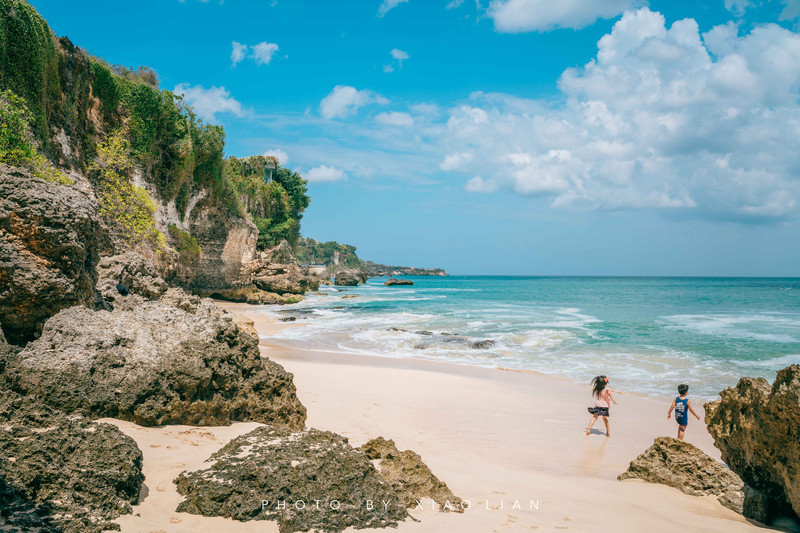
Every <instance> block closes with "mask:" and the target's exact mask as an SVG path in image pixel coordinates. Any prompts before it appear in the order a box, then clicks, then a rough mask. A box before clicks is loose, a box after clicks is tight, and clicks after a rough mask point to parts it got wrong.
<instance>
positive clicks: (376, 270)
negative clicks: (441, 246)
mask: <svg viewBox="0 0 800 533" xmlns="http://www.w3.org/2000/svg"><path fill="white" fill-rule="evenodd" d="M361 269H362V270H363V271H364V272H366V273H367V275H369V276H370V277H373V276H447V275H448V274H447V272H445V271H444V269H441V268H418V267H403V266H391V265H382V264H380V263H374V262H372V261H363V262H362V263H361Z"/></svg>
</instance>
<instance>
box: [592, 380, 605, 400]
mask: <svg viewBox="0 0 800 533" xmlns="http://www.w3.org/2000/svg"><path fill="white" fill-rule="evenodd" d="M607 384H608V378H607V377H605V376H597V377H596V378H594V379H593V380H592V394H594V395H595V396H600V393H601V392H603V389H605V388H606V385H607Z"/></svg>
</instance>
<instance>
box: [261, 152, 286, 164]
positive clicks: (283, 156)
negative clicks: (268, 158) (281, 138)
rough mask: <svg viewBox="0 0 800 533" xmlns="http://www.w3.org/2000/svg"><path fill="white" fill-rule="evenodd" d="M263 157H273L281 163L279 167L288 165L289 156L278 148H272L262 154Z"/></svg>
mask: <svg viewBox="0 0 800 533" xmlns="http://www.w3.org/2000/svg"><path fill="white" fill-rule="evenodd" d="M264 155H274V156H275V157H277V158H278V161H280V162H281V165H283V166H286V165H287V164H288V163H289V154H287V153H286V151H285V150H281V149H280V148H272V149H270V150H267V151H266V152H264Z"/></svg>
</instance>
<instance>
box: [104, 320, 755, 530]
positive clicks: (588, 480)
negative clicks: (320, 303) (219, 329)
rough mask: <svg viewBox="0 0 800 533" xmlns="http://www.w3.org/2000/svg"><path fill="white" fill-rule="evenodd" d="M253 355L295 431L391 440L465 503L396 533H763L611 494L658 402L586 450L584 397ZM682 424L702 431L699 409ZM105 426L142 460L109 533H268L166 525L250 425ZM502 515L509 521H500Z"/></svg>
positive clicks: (478, 372) (701, 505)
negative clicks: (282, 398) (137, 496)
mask: <svg viewBox="0 0 800 533" xmlns="http://www.w3.org/2000/svg"><path fill="white" fill-rule="evenodd" d="M226 307H229V308H231V309H232V310H233V309H235V310H236V311H237V312H240V313H242V312H244V313H247V314H248V316H249V317H250V318H252V319H253V320H254V321H255V322H256V327H257V329H258V330H259V332H260V333H261V334H262V335H268V334H269V333H270V332H271V331H274V330H275V328H277V327H301V326H294V325H288V326H287V325H284V324H270V323H268V321H267V320H266V318H265V316H264V315H263V314H260V313H258V312H253V311H254V310H253V308H249V307H248V306H243V305H226ZM262 350H263V352H264V354H265V355H266V356H268V357H270V358H271V359H273V360H275V361H277V362H279V363H280V364H282V365H283V366H284V367H285V368H286V369H287V370H288V371H290V372H292V373H293V374H294V376H295V384H296V385H297V389H298V396H299V398H300V400H301V401H302V402H303V404H304V405H305V406H306V407H307V408H308V423H307V425H308V426H309V427H315V428H319V429H325V430H331V431H335V432H337V433H340V434H342V435H345V436H347V437H348V438H349V439H350V441H351V443H353V444H354V445H360V444H362V443H364V442H366V441H367V440H369V439H370V438H373V437H376V436H379V435H381V436H383V437H385V438H390V439H393V440H394V441H395V442H396V443H397V445H398V447H399V448H400V449H412V450H414V451H416V452H417V453H419V454H420V455H421V456H422V458H423V460H424V461H425V462H426V463H427V464H428V466H430V467H431V469H432V470H433V472H434V473H435V474H436V475H437V476H439V477H440V478H441V479H442V480H443V481H445V482H446V483H447V484H448V486H449V487H450V488H451V489H452V490H453V492H454V493H455V494H456V495H457V496H459V497H461V498H465V499H467V500H469V501H470V502H471V503H472V506H473V507H472V509H470V510H469V511H467V512H466V513H464V514H463V515H458V514H454V513H439V512H437V511H433V510H431V509H430V507H429V506H428V507H426V509H425V510H423V511H413V512H412V515H413V516H415V517H416V518H418V519H419V520H420V521H419V522H413V521H410V520H408V521H406V522H404V523H403V524H401V525H400V527H399V529H398V531H401V532H404V531H409V532H412V531H415V532H416V531H420V532H422V531H424V532H446V531H459V532H466V533H469V532H475V533H479V532H480V533H486V532H495V531H497V532H504V531H530V530H535V529H539V530H545V531H553V530H568V531H587V532H592V531H601V530H605V531H615V532H627V531H630V532H641V531H647V532H649V533H655V532H662V531H663V532H667V531H670V532H672V531H675V530H676V529H677V530H682V531H691V532H715V533H716V532H722V531H724V532H738V531H758V530H762V531H763V529H762V528H759V527H756V526H754V525H752V524H750V523H749V522H748V521H747V520H745V519H744V518H743V517H742V516H740V515H738V514H736V513H734V512H733V511H730V510H728V509H726V508H724V507H722V506H721V505H719V504H718V503H717V502H716V500H715V499H714V498H698V497H692V496H687V495H684V494H683V493H681V492H680V491H678V490H676V489H672V488H669V487H665V486H662V485H655V484H649V483H643V482H638V481H625V482H619V481H616V476H617V475H618V474H620V473H621V472H623V471H624V470H625V469H626V468H627V466H628V462H629V461H630V460H631V459H633V458H634V457H635V456H636V455H638V454H639V453H641V452H642V451H644V450H645V449H646V448H647V447H648V446H649V445H650V444H652V442H653V439H654V438H655V437H657V436H660V435H670V436H674V434H675V432H676V429H677V428H676V424H675V422H674V420H667V419H666V411H667V408H668V407H669V401H670V400H669V399H652V398H645V397H641V396H638V395H634V394H625V393H624V391H621V392H620V393H619V394H617V401H618V402H619V406H612V409H611V418H610V420H611V433H612V436H611V437H610V438H607V437H606V436H605V434H604V427H603V424H602V420H598V422H597V424H595V430H596V431H595V432H594V433H593V434H592V435H591V436H588V437H587V436H586V435H584V431H585V429H586V424H587V423H588V421H589V418H590V415H589V414H588V413H587V412H586V407H588V406H590V405H593V401H592V398H591V396H590V394H589V389H588V386H586V385H578V384H575V383H571V382H569V381H567V380H563V379H559V378H553V377H550V376H544V375H541V374H536V373H530V372H514V371H505V370H494V369H483V368H473V367H465V366H457V365H450V364H440V363H435V362H428V361H418V360H395V359H382V358H368V357H358V356H349V355H342V354H334V353H325V352H318V351H310V350H306V351H299V350H297V349H295V348H293V347H291V346H280V345H275V344H270V343H269V342H264V341H262ZM612 386H613V376H612ZM695 410H697V411H698V413H699V414H700V415H701V417H702V409H701V406H700V405H695ZM107 421H109V422H113V423H115V424H116V425H117V426H118V427H120V428H121V429H122V430H123V431H124V432H125V433H127V434H128V435H130V436H131V437H133V438H134V439H135V440H136V441H137V443H138V444H139V447H140V448H141V449H142V452H143V453H144V472H145V476H146V478H147V479H146V481H145V485H146V486H147V493H146V495H144V496H143V498H142V501H141V503H140V504H139V505H137V506H136V507H134V515H132V516H131V515H128V516H125V517H122V518H120V519H119V520H117V521H118V522H119V523H120V524H121V525H122V531H123V532H126V531H130V532H156V531H165V532H184V531H186V532H190V531H191V532H195V531H198V532H199V531H211V532H222V531H226V532H227V531H259V532H272V531H277V527H276V526H275V524H274V523H272V522H265V521H258V522H249V523H240V522H235V521H233V520H227V519H222V518H214V519H209V518H203V517H198V516H194V515H189V514H186V513H176V512H175V507H176V506H177V504H178V502H180V501H181V497H180V496H179V495H178V494H177V492H176V490H175V485H174V484H173V483H172V479H174V478H175V477H176V476H177V475H178V474H179V473H180V472H181V471H183V470H192V469H197V468H199V467H200V466H201V465H202V464H203V461H204V460H205V459H207V458H208V457H209V456H210V455H211V453H213V452H214V451H216V450H217V449H219V448H220V447H221V446H222V445H223V444H225V443H226V442H228V441H229V440H230V439H232V438H234V437H235V436H237V435H241V434H243V433H246V432H248V431H250V430H251V429H252V428H253V427H255V426H256V425H257V424H250V423H248V424H234V425H233V426H230V427H222V428H194V429H193V428H187V427H177V426H170V427H163V428H141V427H138V426H136V425H135V424H130V423H127V422H119V421H114V420H107ZM686 438H687V440H688V441H689V442H692V443H693V444H695V445H697V446H698V447H700V448H701V449H702V450H704V451H705V452H707V453H709V454H710V455H712V456H713V457H716V458H718V457H719V453H718V452H717V450H716V449H715V448H714V447H713V444H712V439H711V437H710V436H709V434H708V433H707V431H706V429H705V426H704V425H703V423H702V421H701V422H698V421H696V420H694V419H693V418H692V419H691V421H690V424H689V428H688V430H687V435H686ZM531 501H533V508H531V507H532V505H531ZM515 502H518V505H519V506H520V507H521V509H518V508H513V507H514V506H515ZM537 505H538V509H536V506H537ZM137 514H138V516H137ZM361 531H364V530H361Z"/></svg>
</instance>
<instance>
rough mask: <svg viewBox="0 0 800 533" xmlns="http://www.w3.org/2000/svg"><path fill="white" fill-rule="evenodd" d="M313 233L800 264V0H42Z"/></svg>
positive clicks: (455, 257)
mask: <svg viewBox="0 0 800 533" xmlns="http://www.w3.org/2000/svg"><path fill="white" fill-rule="evenodd" d="M31 3H32V4H33V5H34V6H35V7H36V8H37V10H38V11H39V12H40V13H41V14H42V16H44V17H45V19H46V20H47V21H48V22H49V24H50V26H51V28H52V29H53V31H54V32H55V33H56V34H57V35H60V36H61V35H66V36H68V37H69V38H70V39H71V40H72V42H73V43H75V44H77V45H79V46H81V47H83V48H85V49H87V50H88V51H90V52H91V53H93V54H95V55H98V56H100V57H103V58H105V59H106V60H107V61H109V62H110V63H114V64H122V65H127V66H139V65H147V66H149V67H152V68H154V69H155V70H156V71H157V73H158V75H159V78H160V83H161V87H162V88H164V89H169V90H173V91H175V92H177V93H180V94H183V95H184V98H185V99H186V100H187V101H188V102H189V103H190V104H191V105H193V107H194V108H195V111H196V112H197V113H198V115H200V116H201V117H202V118H203V119H204V120H206V121H207V122H211V123H215V124H221V125H223V126H224V127H225V131H226V135H227V140H226V154H227V155H234V156H237V157H244V156H248V155H254V154H268V155H277V156H278V157H279V158H280V159H281V162H282V164H283V165H284V166H287V167H290V168H292V169H293V170H296V171H299V172H301V173H302V174H303V176H304V177H305V178H306V179H308V181H309V195H310V196H311V205H310V207H309V209H308V210H307V211H306V214H305V216H304V218H303V221H302V233H303V235H304V236H308V237H313V238H315V239H317V240H322V241H327V240H336V241H339V242H344V243H348V244H352V245H355V246H356V247H357V249H358V254H359V256H360V257H362V258H364V259H371V260H374V261H376V262H381V263H388V264H395V265H397V264H400V265H413V266H425V267H441V268H445V269H446V270H447V271H448V272H450V273H451V274H513V275H675V276H798V275H800V269H799V268H798V265H800V245H799V244H800V219H799V217H798V215H800V203H799V202H800V150H798V139H800V102H799V100H798V90H799V89H800V34H798V23H799V22H800V0H711V1H684V0H670V1H658V0H651V1H649V2H648V1H646V0H602V1H600V0H559V1H558V2H553V1H550V0H348V1H339V2H331V1H328V0H260V1H255V0H222V1H220V0H207V1H203V0H137V1H136V2H133V1H129V0H120V1H118V2H106V1H102V2H101V1H95V0H92V1H82V2H64V1H63V0H32V2H31Z"/></svg>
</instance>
